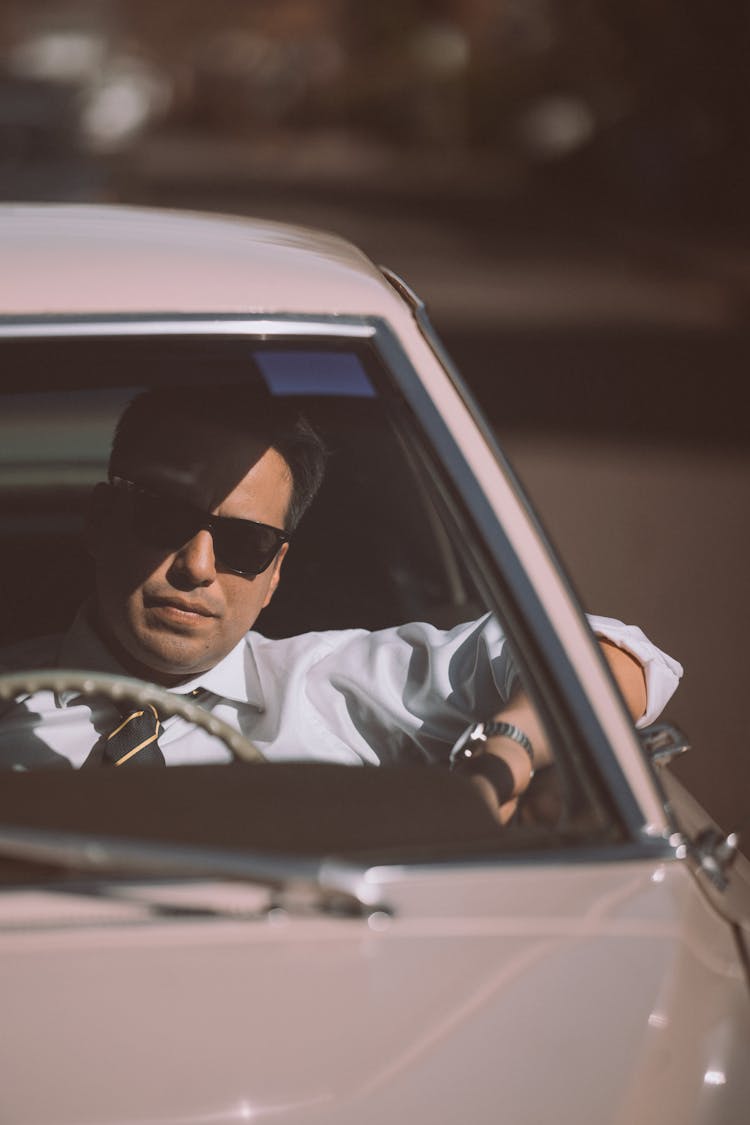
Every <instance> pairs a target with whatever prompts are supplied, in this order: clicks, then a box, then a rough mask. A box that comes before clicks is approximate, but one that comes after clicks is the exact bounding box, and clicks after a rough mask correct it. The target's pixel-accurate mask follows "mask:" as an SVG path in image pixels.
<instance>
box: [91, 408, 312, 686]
mask: <svg viewBox="0 0 750 1125" xmlns="http://www.w3.org/2000/svg"><path fill="white" fill-rule="evenodd" d="M118 471H119V472H120V474H121V475H122V476H125V477H127V478H128V479H129V480H132V481H135V482H136V483H138V484H141V485H144V486H148V487H149V488H151V489H153V490H154V491H158V492H159V493H160V494H161V495H165V496H174V497H175V498H177V499H181V500H188V501H190V502H191V503H192V504H194V505H196V506H197V507H199V508H202V509H203V510H204V511H206V512H211V513H213V514H215V515H219V516H229V517H234V518H238V519H247V520H256V521H258V522H260V523H265V524H271V525H272V526H273V527H277V528H283V527H284V521H285V516H286V512H287V509H288V506H289V500H290V497H291V489H292V483H291V477H290V473H289V469H288V467H287V464H286V462H285V461H284V460H283V458H282V457H281V456H280V455H279V454H278V453H277V452H276V451H275V450H274V449H268V448H265V447H264V446H263V445H260V444H258V443H253V441H252V439H250V441H248V439H247V438H245V437H243V436H242V435H240V434H237V433H235V432H234V431H232V430H230V429H228V428H224V427H219V426H213V425H204V424H201V423H198V422H182V421H181V422H179V423H178V424H176V426H175V430H174V432H173V433H165V434H164V435H163V436H162V437H161V438H160V439H159V443H158V448H156V447H155V443H154V442H153V441H151V442H149V441H146V443H145V444H144V446H143V447H142V448H140V449H138V450H137V451H134V452H133V453H132V454H129V455H128V457H127V460H126V463H125V464H124V465H121V466H120V468H119V470H118ZM102 496H103V499H104V504H103V505H100V509H101V510H99V511H97V508H96V506H95V509H94V516H93V518H92V520H91V524H90V527H89V547H90V550H91V553H92V555H93V557H94V560H95V563H96V578H97V617H98V624H99V627H100V629H101V630H102V632H103V633H104V634H105V636H106V637H107V638H108V639H109V641H110V642H111V643H112V644H113V646H114V647H115V649H116V650H117V651H118V654H119V655H120V657H121V658H122V660H123V662H124V663H125V664H126V666H127V667H128V668H129V669H130V670H132V671H133V672H134V673H135V674H136V675H140V676H141V677H143V678H145V679H149V680H153V681H155V682H156V683H161V684H165V685H170V684H175V683H179V682H180V681H181V680H185V679H190V678H191V677H192V676H195V675H198V674H199V673H201V672H205V671H207V670H208V669H209V668H212V667H213V666H214V665H215V664H217V663H218V662H219V661H220V660H221V659H223V657H224V656H226V655H227V653H228V652H230V651H231V650H232V649H233V648H234V646H235V645H236V644H237V642H238V641H239V640H240V638H241V637H242V636H243V635H244V633H246V632H247V630H248V629H250V628H251V627H252V625H253V623H254V622H255V619H256V618H257V616H258V614H259V613H260V611H261V609H263V607H264V606H265V605H267V604H268V602H269V601H270V600H271V597H272V595H273V592H274V590H275V589H276V586H277V584H278V581H279V571H280V567H281V563H282V560H283V557H284V555H285V553H286V549H287V545H286V544H284V545H283V546H282V547H281V550H280V551H279V553H278V555H277V556H276V558H275V560H274V561H273V562H272V563H271V565H270V566H269V567H268V569H267V570H265V571H263V573H261V574H259V575H257V576H256V577H254V578H252V577H245V576H243V575H240V574H236V573H234V572H232V571H230V570H227V569H226V568H225V567H224V566H222V564H221V562H219V561H217V559H216V555H215V553H214V543H213V539H212V536H211V533H210V531H208V530H206V529H202V530H199V531H198V532H197V533H196V534H195V536H194V537H193V538H192V539H190V540H189V541H188V542H186V543H184V544H182V545H181V546H179V547H175V548H174V549H164V548H154V547H150V546H148V544H146V543H144V542H142V541H140V540H139V538H138V536H137V535H136V534H135V532H134V530H133V527H132V519H131V507H130V505H131V499H130V497H129V496H128V495H127V494H125V493H123V492H120V491H119V490H118V491H117V492H115V491H113V490H108V491H107V492H106V493H104V494H102Z"/></svg>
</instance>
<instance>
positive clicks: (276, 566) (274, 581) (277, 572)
mask: <svg viewBox="0 0 750 1125" xmlns="http://www.w3.org/2000/svg"><path fill="white" fill-rule="evenodd" d="M288 550H289V544H288V543H284V544H283V545H282V547H281V550H280V551H279V553H278V555H277V556H276V558H275V559H274V560H273V563H272V564H271V565H272V567H273V570H272V572H271V581H270V583H269V586H268V590H267V591H266V596H265V599H264V601H263V606H262V608H263V609H265V608H266V606H267V605H268V603H269V602H270V600H271V598H272V597H273V595H274V594H275V592H276V587H277V586H278V584H279V579H280V578H281V564H282V563H283V561H284V557H285V555H286V553H287V551H288Z"/></svg>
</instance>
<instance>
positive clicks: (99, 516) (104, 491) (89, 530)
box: [84, 481, 114, 559]
mask: <svg viewBox="0 0 750 1125" xmlns="http://www.w3.org/2000/svg"><path fill="white" fill-rule="evenodd" d="M113 503H114V489H113V488H112V486H111V485H109V484H105V483H104V482H103V481H100V482H99V484H97V485H96V486H95V487H94V490H93V492H92V493H91V496H90V497H89V505H88V509H87V511H86V526H85V529H84V542H85V544H86V550H87V551H88V553H89V554H90V555H91V557H92V558H94V559H95V558H97V556H98V555H99V553H100V552H101V549H102V543H103V542H104V539H105V532H104V527H105V524H106V523H107V517H108V516H109V514H110V512H111V511H112V506H113Z"/></svg>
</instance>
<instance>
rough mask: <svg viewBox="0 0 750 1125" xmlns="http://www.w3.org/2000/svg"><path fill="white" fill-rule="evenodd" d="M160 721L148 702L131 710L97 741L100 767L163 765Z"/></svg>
mask: <svg viewBox="0 0 750 1125" xmlns="http://www.w3.org/2000/svg"><path fill="white" fill-rule="evenodd" d="M160 730H161V723H160V722H159V716H158V714H157V711H156V708H155V707H153V706H152V705H151V704H150V703H148V704H146V706H145V707H143V709H142V710H140V711H131V712H130V714H128V715H125V716H124V717H123V719H122V721H121V722H120V724H119V725H118V726H117V727H115V729H114V730H113V731H112V733H111V734H108V735H107V737H106V738H105V739H104V742H103V743H100V744H99V749H100V752H101V757H100V758H99V761H100V763H101V765H103V766H163V765H166V763H165V761H164V755H163V754H162V752H161V750H160V749H159V742H158V738H159V731H160Z"/></svg>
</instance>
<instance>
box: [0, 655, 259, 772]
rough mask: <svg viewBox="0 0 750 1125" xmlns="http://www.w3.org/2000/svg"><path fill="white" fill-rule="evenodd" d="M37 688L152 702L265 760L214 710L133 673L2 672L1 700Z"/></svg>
mask: <svg viewBox="0 0 750 1125" xmlns="http://www.w3.org/2000/svg"><path fill="white" fill-rule="evenodd" d="M37 691H54V692H63V691H75V692H77V693H78V694H79V695H82V696H83V697H84V699H87V698H90V697H91V696H95V695H104V696H106V697H107V698H108V699H111V700H113V702H115V703H121V702H122V703H130V704H134V705H136V706H138V707H146V706H148V705H149V704H152V705H153V706H154V707H155V708H156V710H157V711H158V712H159V718H160V719H162V718H163V719H169V718H171V717H172V715H179V716H180V718H181V719H186V720H187V722H189V723H192V724H193V726H196V727H200V729H201V730H205V731H207V732H208V733H209V734H212V735H214V736H215V737H216V738H218V739H220V741H221V742H223V743H224V745H225V746H226V747H227V748H228V749H229V750H230V751H231V753H232V754H233V755H234V756H235V758H239V760H240V761H242V762H265V760H266V759H265V758H264V757H263V754H262V753H261V752H260V750H259V749H258V747H257V746H255V745H254V743H252V742H250V740H249V739H247V738H245V737H244V735H241V734H240V733H239V731H236V730H234V729H233V728H232V727H230V726H229V724H228V723H225V722H224V721H223V719H217V718H216V716H215V715H212V714H211V712H210V711H206V709H205V708H204V707H201V706H199V704H197V703H194V702H193V701H192V700H190V699H188V698H186V697H185V696H183V695H177V694H176V693H175V692H171V691H167V690H166V689H165V688H161V687H157V686H156V684H147V683H146V682H145V681H144V680H136V679H134V678H131V677H129V676H112V675H105V674H104V673H98V672H81V671H78V670H77V669H75V670H72V671H71V670H69V669H67V668H42V669H35V670H33V671H30V672H2V673H0V700H3V699H4V700H9V701H12V700H14V699H16V698H17V697H18V696H19V695H24V694H26V693H28V694H29V695H33V694H34V692H37Z"/></svg>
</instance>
